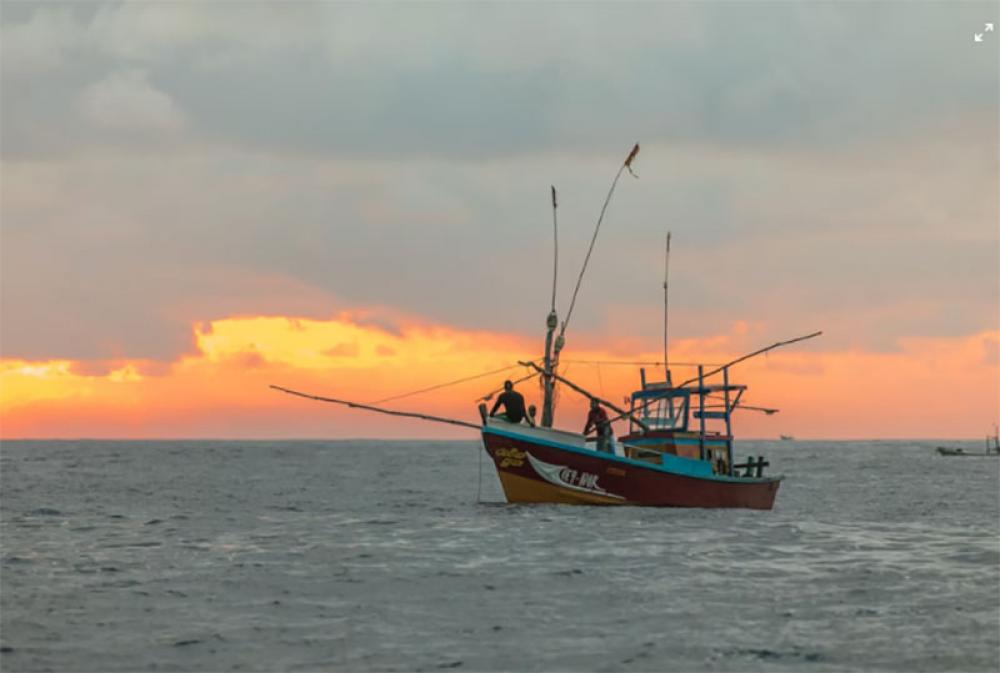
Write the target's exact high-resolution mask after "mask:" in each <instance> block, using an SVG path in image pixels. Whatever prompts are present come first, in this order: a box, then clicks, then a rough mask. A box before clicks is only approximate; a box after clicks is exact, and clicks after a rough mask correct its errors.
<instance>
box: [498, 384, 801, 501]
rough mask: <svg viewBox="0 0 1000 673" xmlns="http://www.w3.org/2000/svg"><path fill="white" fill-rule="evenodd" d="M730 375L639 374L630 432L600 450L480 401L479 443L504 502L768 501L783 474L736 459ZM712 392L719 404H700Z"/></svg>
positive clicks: (592, 441) (591, 441)
mask: <svg viewBox="0 0 1000 673" xmlns="http://www.w3.org/2000/svg"><path fill="white" fill-rule="evenodd" d="M728 373H729V372H728V367H726V368H723V369H722V376H723V378H724V379H725V382H724V383H722V384H709V383H706V381H705V378H704V374H702V376H699V377H698V380H697V381H692V382H690V383H688V384H684V385H680V386H672V385H670V384H668V383H666V382H660V383H645V382H643V385H642V387H641V388H640V389H638V390H636V391H634V392H633V393H632V395H631V397H630V400H631V405H630V408H629V410H628V412H627V413H625V417H626V418H627V419H628V423H629V426H628V433H627V434H625V435H623V436H621V437H619V438H614V439H611V441H609V442H606V444H605V446H604V447H600V448H599V439H598V438H588V437H586V436H584V435H583V434H581V433H576V432H567V431H564V430H557V429H554V428H551V427H530V426H527V425H525V424H523V423H518V424H515V423H510V422H507V421H506V420H502V419H498V418H496V417H493V418H491V417H489V416H487V415H486V413H485V405H483V406H481V407H480V413H481V414H482V420H483V428H482V436H483V444H484V446H485V447H486V451H487V452H488V453H489V455H490V457H491V458H493V461H494V463H495V465H496V470H497V475H498V476H499V478H500V483H501V485H502V486H503V490H504V494H505V495H506V497H507V501H508V502H512V503H566V504H588V505H646V506H658V507H745V508H751V509H771V508H772V507H773V505H774V498H775V495H776V494H777V492H778V487H779V485H780V484H781V480H782V477H780V476H764V475H763V470H764V468H765V467H767V466H768V464H769V463H768V462H767V461H766V460H764V459H763V458H762V457H757V458H754V457H752V456H749V457H747V459H746V461H745V462H744V463H740V464H734V459H733V435H732V429H731V415H732V413H733V411H734V410H735V409H736V408H737V406H738V404H739V400H740V397H741V395H742V394H743V392H744V391H745V390H746V386H744V385H735V384H730V383H729V382H728ZM717 395H722V396H723V397H724V400H725V401H724V403H723V406H722V408H721V409H720V410H707V409H706V403H707V402H708V401H709V396H717ZM651 403H654V404H651ZM608 406H610V405H608ZM713 406H717V405H713ZM709 421H712V422H714V423H716V424H720V425H723V427H720V428H718V429H716V430H711V429H709V428H708V427H707V424H708V422H709Z"/></svg>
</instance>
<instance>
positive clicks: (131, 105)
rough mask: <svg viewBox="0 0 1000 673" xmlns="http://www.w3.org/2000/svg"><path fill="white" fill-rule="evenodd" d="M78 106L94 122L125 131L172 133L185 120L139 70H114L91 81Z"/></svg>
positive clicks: (181, 126)
mask: <svg viewBox="0 0 1000 673" xmlns="http://www.w3.org/2000/svg"><path fill="white" fill-rule="evenodd" d="M80 109H81V112H82V113H83V115H84V116H85V117H86V118H87V119H88V120H89V121H90V122H92V123H93V124H96V125H97V126H102V127H107V128H112V129H121V130H125V131H133V132H136V131H137V132H160V133H163V132H166V133H173V132H177V131H180V130H182V129H183V128H184V126H185V124H186V118H185V115H184V113H183V111H182V110H181V109H180V108H179V107H178V106H177V104H176V103H175V102H174V101H173V99H171V97H170V96H168V95H167V94H165V93H164V92H162V91H160V90H159V89H157V88H156V87H154V86H152V85H151V84H150V83H149V81H148V80H147V75H146V73H145V72H143V71H141V70H123V71H119V72H115V73H113V74H111V75H109V76H108V77H106V78H105V79H103V80H101V81H100V82H97V83H95V84H93V85H91V86H90V87H88V88H87V89H86V90H85V91H84V92H83V93H82V94H81V97H80Z"/></svg>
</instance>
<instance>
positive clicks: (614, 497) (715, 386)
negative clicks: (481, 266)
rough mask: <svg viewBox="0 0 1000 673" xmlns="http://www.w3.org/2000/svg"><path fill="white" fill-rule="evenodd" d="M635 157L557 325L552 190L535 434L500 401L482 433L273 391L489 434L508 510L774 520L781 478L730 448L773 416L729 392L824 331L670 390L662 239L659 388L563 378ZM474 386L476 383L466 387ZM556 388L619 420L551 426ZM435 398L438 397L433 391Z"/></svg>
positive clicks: (700, 371) (532, 364)
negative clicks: (740, 420) (590, 269)
mask: <svg viewBox="0 0 1000 673" xmlns="http://www.w3.org/2000/svg"><path fill="white" fill-rule="evenodd" d="M638 151H639V145H638V144H636V145H635V147H633V148H632V151H631V152H630V153H629V155H628V157H627V158H626V160H625V162H624V163H623V164H622V166H621V167H620V168H619V170H618V173H617V175H616V176H615V179H614V181H613V182H612V184H611V189H610V190H609V191H608V195H607V197H606V199H605V201H604V206H603V207H602V209H601V214H600V216H599V217H598V220H597V226H596V228H595V231H594V236H593V238H592V239H591V242H590V248H589V249H588V251H587V255H586V257H585V259H584V262H583V267H582V269H581V271H580V275H579V277H578V278H577V282H576V287H575V289H574V291H573V296H572V299H571V301H570V304H569V309H568V310H567V313H566V318H565V319H564V320H563V321H561V322H560V320H559V317H558V314H557V312H556V279H557V276H556V269H558V225H557V218H556V213H557V208H558V203H557V199H556V190H555V187H553V188H552V212H553V230H554V232H555V242H556V243H555V251H556V253H555V255H556V256H555V261H554V264H553V283H552V302H551V307H550V310H549V313H548V315H547V316H546V335H545V347H544V355H543V356H542V357H541V358H539V359H538V360H532V361H522V362H519V363H518V364H519V365H521V366H523V367H525V368H526V369H527V370H528V371H529V372H532V373H531V374H530V375H529V376H527V377H525V378H524V379H521V380H527V379H529V378H535V377H537V378H538V380H539V382H540V384H541V385H540V387H541V390H542V399H543V402H542V414H541V419H539V420H538V422H537V423H536V422H535V420H536V419H535V413H534V409H533V408H531V409H529V411H528V416H527V417H526V418H525V419H524V421H521V422H516V423H514V422H510V421H509V420H506V418H505V417H497V416H492V415H491V414H490V413H488V412H487V407H486V404H485V401H487V400H489V399H490V398H491V397H492V393H491V394H488V395H486V396H485V397H483V398H480V399H481V400H482V401H483V403H480V404H479V406H478V409H479V416H480V418H479V421H480V422H479V423H478V424H476V423H470V422H467V421H463V420H459V419H452V418H443V417H438V416H429V415H427V414H421V413H415V412H406V411H399V410H392V409H385V408H382V407H378V406H375V405H373V404H360V403H357V402H351V401H348V400H342V399H336V398H331V397H325V396H319V395H312V394H307V393H302V392H298V391H295V390H291V389H288V388H283V387H280V386H271V387H272V388H275V389H277V390H279V391H281V392H285V393H288V394H292V395H298V396H300V397H306V398H310V399H314V400H319V401H323V402H332V403H336V404H342V405H346V406H349V407H352V408H357V409H365V410H369V411H375V412H379V413H384V414H391V415H395V416H405V417H412V418H418V419H421V420H425V421H433V422H442V423H450V424H452V425H459V426H465V427H469V428H475V429H476V430H477V431H479V433H480V434H481V437H482V441H483V446H484V448H485V450H486V452H487V453H488V455H489V456H490V458H491V459H492V460H493V463H494V465H495V467H496V471H497V475H498V477H499V480H500V484H501V486H502V488H503V491H504V495H505V496H506V499H507V501H508V502H510V503H562V504H575V505H640V506H655V507H706V508H718V507H733V508H750V509H759V510H769V509H771V508H772V507H773V506H774V500H775V496H776V495H777V492H778V488H779V486H780V484H781V481H782V476H780V475H777V476H772V475H765V474H764V469H765V468H766V467H768V466H769V465H770V463H769V462H768V461H767V460H765V459H764V457H763V456H747V457H746V458H745V459H744V460H742V461H739V460H738V458H737V456H736V453H735V446H734V436H733V414H734V412H736V411H738V410H754V411H762V412H764V413H767V414H773V413H776V412H777V409H770V408H764V407H755V406H749V405H746V404H744V403H743V396H744V393H745V392H746V390H747V386H746V385H742V384H736V383H732V382H731V381H730V369H731V367H733V366H734V365H736V364H738V363H740V362H743V361H744V360H747V359H749V358H752V357H755V356H757V355H760V354H762V353H766V352H769V351H771V350H773V349H775V348H778V347H781V346H785V345H788V344H792V343H796V342H799V341H804V340H806V339H811V338H813V337H816V336H819V335H820V334H821V332H815V333H813V334H809V335H806V336H802V337H798V338H795V339H790V340H787V341H781V342H778V343H775V344H772V345H770V346H768V347H766V348H762V349H760V350H757V351H754V352H753V353H749V354H747V355H744V356H742V357H739V358H736V359H735V360H733V361H731V362H728V363H726V364H723V365H720V366H714V367H711V368H708V369H706V368H707V367H708V366H707V365H695V366H694V367H695V368H696V371H697V374H696V375H694V376H692V377H691V378H689V379H688V380H685V381H683V382H682V383H679V384H674V383H673V377H672V371H671V368H670V364H669V351H668V329H667V327H668V310H667V309H668V300H669V293H668V271H669V260H670V236H671V235H670V233H669V232H668V233H667V236H666V256H665V265H664V281H663V290H664V329H663V353H664V358H663V366H664V370H663V376H664V378H663V380H662V381H647V380H646V370H645V369H641V370H640V382H639V387H638V388H637V389H636V390H634V391H632V393H631V395H630V396H628V398H627V403H626V406H627V407H628V408H627V409H626V408H619V407H618V406H616V405H615V404H613V403H611V402H610V401H608V400H606V399H602V398H600V397H598V396H596V395H594V394H593V393H591V392H589V391H587V390H586V389H584V388H583V387H582V386H580V385H577V384H576V383H574V382H573V381H570V380H569V379H567V378H566V377H565V376H564V373H565V372H563V373H562V374H561V373H560V371H561V370H560V357H561V353H562V350H563V348H564V346H565V343H566V341H565V334H566V329H567V325H568V324H569V320H570V316H571V315H572V312H573V307H574V306H575V304H576V298H577V294H578V292H579V289H580V283H581V281H582V279H583V277H584V273H585V271H586V268H587V262H588V261H589V259H590V256H591V253H592V252H593V249H594V243H595V241H596V239H597V234H598V232H599V231H600V228H601V223H602V221H603V218H604V215H605V212H606V211H607V207H608V204H609V202H610V200H611V197H612V194H613V193H614V191H615V186H616V185H617V184H618V180H619V178H620V177H621V175H622V173H623V171H625V170H626V169H627V170H628V171H629V172H630V173H631V172H632V168H631V163H632V161H633V159H634V158H635V156H636V155H637V154H638ZM557 329H558V334H557V333H556V332H557ZM692 371H695V369H693V370H692ZM466 380H468V377H466V378H463V379H460V381H466ZM455 383H457V382H455ZM442 385H447V384H442ZM560 385H562V386H565V387H566V388H569V389H571V390H573V391H574V392H576V393H578V394H580V395H583V396H584V397H586V398H588V399H589V400H590V401H591V402H592V404H595V405H597V406H600V407H604V408H606V409H610V410H611V411H613V412H614V413H615V414H617V415H616V416H614V417H612V418H607V417H606V416H605V418H606V419H607V420H606V422H605V423H602V424H601V427H600V428H599V430H600V431H599V432H598V436H588V435H586V434H584V433H583V432H579V431H572V430H565V429H558V428H556V427H554V421H555V412H556V390H557V386H560ZM438 387H441V386H435V387H434V388H438ZM416 392H421V391H416ZM494 411H495V408H494ZM615 422H621V423H627V430H626V431H625V432H623V433H622V434H620V435H619V436H617V437H616V436H614V434H613V432H611V431H610V429H611V428H612V427H613V423H615Z"/></svg>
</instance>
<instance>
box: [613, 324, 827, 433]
mask: <svg viewBox="0 0 1000 673" xmlns="http://www.w3.org/2000/svg"><path fill="white" fill-rule="evenodd" d="M822 333H823V332H822V331H819V332H813V333H812V334H806V335H805V336H800V337H795V338H794V339H788V340H787V341H779V342H777V343H773V344H771V345H770V346H767V347H766V348H761V349H760V350H756V351H754V352H753V353H747V354H746V355H743V356H740V357H738V358H736V359H735V360H731V361H729V362H727V363H726V364H724V365H720V366H719V367H716V368H715V369H713V370H712V371H710V372H706V373H701V372H699V373H698V376H695V377H694V378H690V379H688V380H687V381H684V382H683V383H681V384H680V385H677V386H673V387H672V388H669V389H667V390H665V391H664V392H663V394H662V395H656V396H653V397H650V398H649V399H648V400H646V401H645V402H643V403H642V404H641V405H639V406H638V407H636V408H635V409H633V410H632V411H633V413H634V412H636V411H641V410H643V409H645V408H646V407H648V406H649V405H650V404H652V403H653V402H656V401H658V400H661V399H663V398H664V397H669V396H670V395H671V393H672V391H673V390H676V389H677V388H683V387H684V386H686V385H688V384H689V383H694V382H695V381H699V382H703V381H704V380H705V379H707V378H708V377H709V376H713V375H715V374H718V373H719V372H721V371H726V370H728V369H729V368H730V367H732V366H733V365H735V364H737V363H739V362H743V361H744V360H749V359H750V358H752V357H756V356H758V355H762V354H764V353H767V352H768V351H772V350H774V349H775V348H780V347H781V346H787V345H789V344H794V343H798V342H799V341H805V340H806V339H812V338H815V337H818V336H819V335H821V334H822ZM699 385H701V384H699ZM765 413H766V411H765ZM627 415H628V414H621V413H620V414H619V415H618V416H615V417H614V418H612V419H609V420H610V421H617V420H619V419H621V418H625V416H627Z"/></svg>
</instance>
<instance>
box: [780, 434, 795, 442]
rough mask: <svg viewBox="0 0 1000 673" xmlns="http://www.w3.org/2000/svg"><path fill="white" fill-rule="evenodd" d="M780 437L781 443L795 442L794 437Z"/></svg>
mask: <svg viewBox="0 0 1000 673" xmlns="http://www.w3.org/2000/svg"><path fill="white" fill-rule="evenodd" d="M778 437H780V438H781V441H783V442H793V441H795V438H794V437H792V436H791V435H778Z"/></svg>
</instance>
